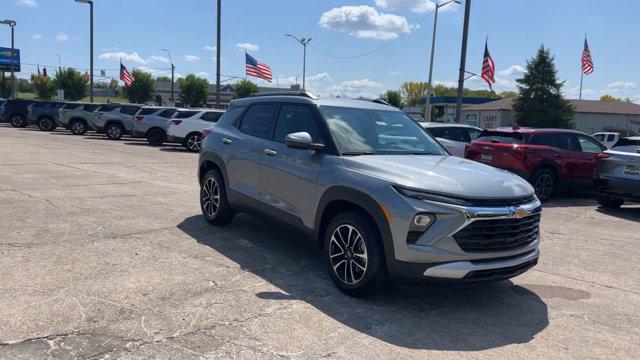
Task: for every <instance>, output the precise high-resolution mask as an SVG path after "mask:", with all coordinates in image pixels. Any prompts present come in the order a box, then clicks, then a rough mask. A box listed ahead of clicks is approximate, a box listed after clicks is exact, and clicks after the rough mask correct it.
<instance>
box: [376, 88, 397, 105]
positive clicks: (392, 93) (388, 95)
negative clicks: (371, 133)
mask: <svg viewBox="0 0 640 360" xmlns="http://www.w3.org/2000/svg"><path fill="white" fill-rule="evenodd" d="M380 100H384V101H386V102H388V103H389V105H391V106H394V107H397V108H401V107H402V97H401V96H400V92H399V91H397V90H387V91H386V92H384V93H382V94H380Z"/></svg>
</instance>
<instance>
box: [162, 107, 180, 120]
mask: <svg viewBox="0 0 640 360" xmlns="http://www.w3.org/2000/svg"><path fill="white" fill-rule="evenodd" d="M176 112H177V110H176V109H167V110H164V111H163V112H161V113H160V114H158V116H160V117H163V118H166V119H169V118H171V117H172V116H173V114H175V113H176Z"/></svg>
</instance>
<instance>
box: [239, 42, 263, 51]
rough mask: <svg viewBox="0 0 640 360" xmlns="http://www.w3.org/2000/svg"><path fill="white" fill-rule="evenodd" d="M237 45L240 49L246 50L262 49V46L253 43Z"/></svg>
mask: <svg viewBox="0 0 640 360" xmlns="http://www.w3.org/2000/svg"><path fill="white" fill-rule="evenodd" d="M236 47H238V48H239V49H242V50H245V51H258V50H260V47H259V46H258V45H255V44H251V43H240V44H236Z"/></svg>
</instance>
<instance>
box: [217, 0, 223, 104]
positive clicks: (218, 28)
mask: <svg viewBox="0 0 640 360" xmlns="http://www.w3.org/2000/svg"><path fill="white" fill-rule="evenodd" d="M221 23H222V0H218V24H217V34H216V107H217V108H218V109H219V108H220V47H221V44H220V28H221V27H222V26H221Z"/></svg>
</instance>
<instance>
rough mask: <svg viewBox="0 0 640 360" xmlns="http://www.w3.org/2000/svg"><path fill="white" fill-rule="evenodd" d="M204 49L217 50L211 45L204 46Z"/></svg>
mask: <svg viewBox="0 0 640 360" xmlns="http://www.w3.org/2000/svg"><path fill="white" fill-rule="evenodd" d="M204 49H205V50H207V51H216V50H218V48H217V47H215V46H213V45H206V46H205V47H204Z"/></svg>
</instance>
